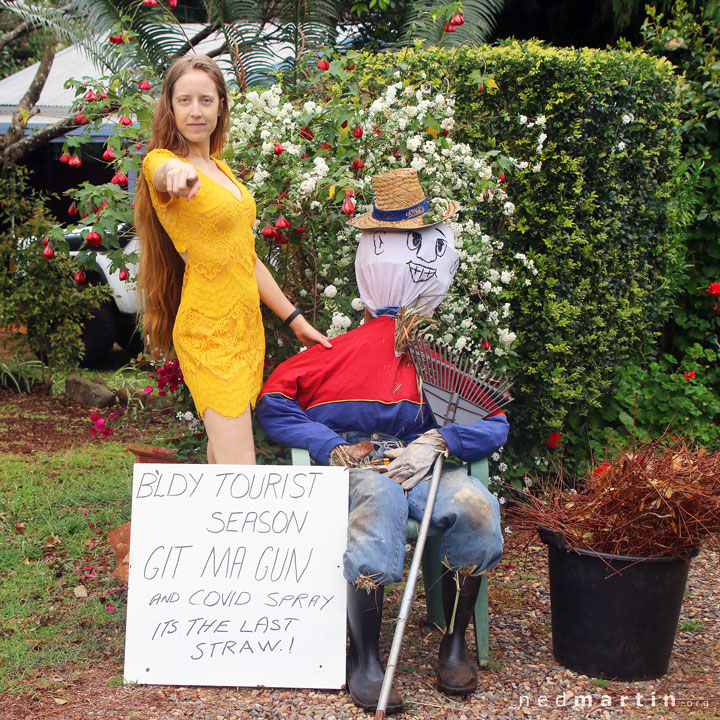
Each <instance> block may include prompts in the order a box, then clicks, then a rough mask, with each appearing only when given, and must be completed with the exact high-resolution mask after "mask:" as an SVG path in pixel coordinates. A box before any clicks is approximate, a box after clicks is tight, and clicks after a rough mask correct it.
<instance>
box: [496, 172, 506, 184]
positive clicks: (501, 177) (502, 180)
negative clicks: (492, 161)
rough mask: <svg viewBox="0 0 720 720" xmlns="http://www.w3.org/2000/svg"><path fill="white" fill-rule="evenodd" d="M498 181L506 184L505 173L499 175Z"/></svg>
mask: <svg viewBox="0 0 720 720" xmlns="http://www.w3.org/2000/svg"><path fill="white" fill-rule="evenodd" d="M498 180H499V181H500V182H505V180H506V178H505V173H502V172H501V173H500V174H499V175H498Z"/></svg>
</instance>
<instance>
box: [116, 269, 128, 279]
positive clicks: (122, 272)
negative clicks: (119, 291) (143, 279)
mask: <svg viewBox="0 0 720 720" xmlns="http://www.w3.org/2000/svg"><path fill="white" fill-rule="evenodd" d="M118 277H119V278H120V280H123V281H125V280H127V279H128V278H129V277H130V273H129V272H128V271H127V270H126V269H125V268H122V269H121V270H120V272H119V273H118Z"/></svg>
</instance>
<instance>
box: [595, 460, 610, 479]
mask: <svg viewBox="0 0 720 720" xmlns="http://www.w3.org/2000/svg"><path fill="white" fill-rule="evenodd" d="M609 469H610V465H609V463H601V464H600V465H598V466H597V467H596V468H595V469H594V470H593V475H594V476H595V477H597V476H598V475H604V474H605V473H606V472H607V471H608V470H609Z"/></svg>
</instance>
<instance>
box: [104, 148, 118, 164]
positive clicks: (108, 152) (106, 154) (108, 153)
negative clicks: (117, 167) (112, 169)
mask: <svg viewBox="0 0 720 720" xmlns="http://www.w3.org/2000/svg"><path fill="white" fill-rule="evenodd" d="M102 159H103V160H105V161H106V162H112V161H113V160H114V159H115V153H114V152H113V149H112V148H107V150H105V152H104V153H103V154H102Z"/></svg>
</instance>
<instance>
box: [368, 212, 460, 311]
mask: <svg viewBox="0 0 720 720" xmlns="http://www.w3.org/2000/svg"><path fill="white" fill-rule="evenodd" d="M457 267H458V257H457V253H456V252H455V247H454V237H453V233H452V231H451V230H450V228H449V227H448V226H447V225H444V224H442V223H440V224H438V225H433V226H432V227H427V228H421V229H418V230H364V231H363V233H362V236H361V238H360V244H359V246H358V253H357V257H356V260H355V270H356V274H357V278H358V284H359V286H360V291H361V297H362V299H363V301H364V302H365V304H366V306H367V307H369V308H370V309H371V311H372V310H373V309H375V308H378V307H383V306H387V305H392V306H406V307H413V306H415V305H422V306H424V307H427V308H428V309H431V308H432V307H435V306H437V305H438V304H439V303H440V301H441V300H442V298H443V296H444V295H445V293H446V292H447V291H448V288H449V287H450V283H451V282H452V279H453V276H454V274H455V271H456V270H457ZM366 297H367V299H366Z"/></svg>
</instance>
